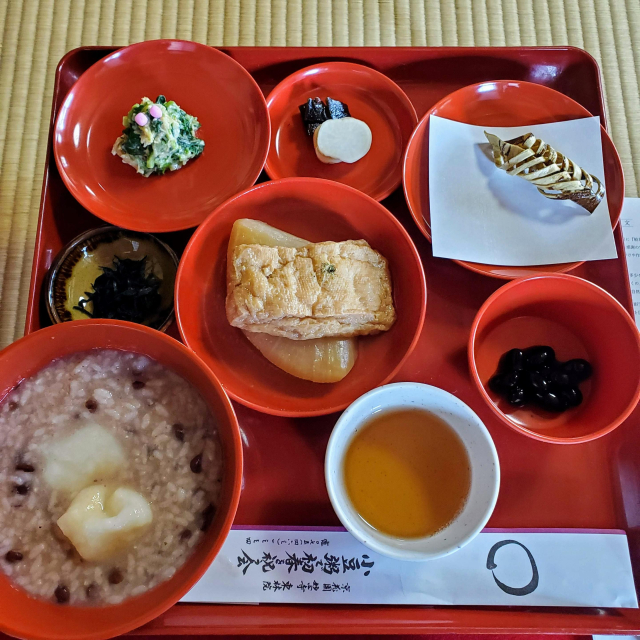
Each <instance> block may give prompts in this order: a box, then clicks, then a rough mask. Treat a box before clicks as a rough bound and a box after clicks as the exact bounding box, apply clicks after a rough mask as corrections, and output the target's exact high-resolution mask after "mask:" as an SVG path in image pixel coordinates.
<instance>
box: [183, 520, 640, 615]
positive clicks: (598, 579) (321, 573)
mask: <svg viewBox="0 0 640 640" xmlns="http://www.w3.org/2000/svg"><path fill="white" fill-rule="evenodd" d="M183 601H184V602H225V603H261V602H289V603H316V604H323V603H324V604H398V605H400V604H404V605H408V604H416V605H419V604H422V605H427V604H428V605H434V604H436V605H518V606H547V607H548V606H567V607H627V608H637V607H638V601H637V598H636V591H635V586H634V581H633V575H632V570H631V561H630V558H629V548H628V544H627V537H626V535H625V534H624V533H623V532H621V531H599V530H581V529H538V530H535V529H520V530H517V529H516V530H505V529H485V530H484V531H483V532H482V533H480V534H479V535H478V536H477V537H476V538H475V539H474V540H473V541H471V542H470V543H469V544H468V545H467V546H465V547H463V548H462V549H460V550H459V551H457V552H456V553H453V554H451V555H449V556H446V557H444V558H440V559H437V560H431V561H429V562H407V561H402V560H392V559H390V558H387V557H385V556H381V555H379V554H377V553H375V552H373V551H370V550H369V549H368V548H367V547H365V546H364V545H362V544H361V543H360V542H358V541H357V540H356V539H355V538H354V537H353V536H352V535H351V534H350V533H348V532H347V531H345V530H344V529H342V528H341V527H333V528H318V527H314V528H306V527H298V528H296V527H282V528H280V527H269V528H265V527H233V528H232V530H231V532H230V533H229V536H228V538H227V540H226V541H225V543H224V545H223V547H222V550H221V551H220V553H219V554H218V556H217V557H216V559H215V560H214V562H213V564H212V565H211V567H210V568H209V569H208V571H207V572H206V573H205V575H204V576H203V577H202V579H201V580H200V581H199V582H198V583H197V584H196V585H195V586H194V587H193V589H191V591H190V592H189V593H188V594H187V595H186V596H185V597H184V598H183Z"/></svg>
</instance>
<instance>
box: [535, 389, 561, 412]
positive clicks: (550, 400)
mask: <svg viewBox="0 0 640 640" xmlns="http://www.w3.org/2000/svg"><path fill="white" fill-rule="evenodd" d="M541 396H542V401H541V402H540V406H541V407H542V408H543V409H546V410H547V411H552V412H554V413H561V412H562V411H565V409H567V407H568V405H567V402H566V400H565V399H564V398H561V397H560V396H559V395H558V394H557V393H553V391H549V392H547V393H544V394H541Z"/></svg>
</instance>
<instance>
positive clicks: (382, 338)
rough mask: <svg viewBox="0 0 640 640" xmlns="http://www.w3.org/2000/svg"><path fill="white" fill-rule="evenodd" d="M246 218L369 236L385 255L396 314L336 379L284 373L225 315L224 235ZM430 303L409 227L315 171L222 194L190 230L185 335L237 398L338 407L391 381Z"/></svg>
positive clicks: (301, 410) (257, 404) (184, 268)
mask: <svg viewBox="0 0 640 640" xmlns="http://www.w3.org/2000/svg"><path fill="white" fill-rule="evenodd" d="M240 218H255V219H258V220H261V221H262V222H266V223H267V224H270V225H272V226H274V227H278V228H279V229H282V230H284V231H286V232H287V233H292V234H293V235H295V236H298V237H300V238H305V239H307V240H311V241H313V242H322V241H323V240H332V241H336V242H340V241H343V240H352V239H364V240H366V241H367V242H368V243H369V244H370V245H371V246H372V247H373V248H374V249H376V250H377V251H379V252H380V253H381V254H382V255H383V256H385V258H386V259H387V261H388V265H389V270H390V272H391V274H393V275H392V277H393V300H394V306H395V309H396V315H397V320H396V322H395V323H394V325H393V326H392V327H391V329H389V331H385V332H384V333H380V334H378V335H373V336H362V337H360V338H358V357H357V359H356V363H355V365H354V367H353V369H352V370H351V372H350V373H349V374H348V375H347V376H346V377H345V378H344V379H343V380H341V381H340V382H336V383H333V384H319V383H316V382H309V381H307V380H302V379H300V378H296V377H294V376H291V375H289V374H288V373H285V372H284V371H282V370H281V369H278V368H277V367H275V366H274V365H272V364H271V363H270V362H269V361H268V360H267V359H266V358H265V357H264V356H262V354H261V353H260V352H259V351H258V350H257V349H255V348H254V347H253V346H252V345H251V343H250V342H249V341H248V340H247V339H246V338H245V337H244V336H243V335H242V332H241V331H239V330H238V329H236V328H235V327H232V326H231V325H230V324H229V322H228V321H227V316H226V313H225V298H226V263H227V245H228V239H229V236H230V234H231V228H232V226H233V223H234V222H235V221H236V220H238V219H240ZM426 304H427V300H426V290H425V279H424V272H423V269H422V263H421V261H420V256H419V255H418V252H417V251H416V249H415V246H414V244H413V242H412V241H411V238H410V237H409V235H408V234H407V232H406V231H405V229H404V227H403V226H402V225H401V224H400V223H399V222H398V221H397V220H396V218H395V217H394V216H393V215H392V214H390V213H389V211H387V210H386V209H385V208H384V207H383V206H382V205H380V204H378V203H377V202H376V201H375V200H372V199H371V198H369V197H368V196H366V195H364V194H363V193H361V192H360V191H356V190H355V189H351V188H350V187H346V186H344V185H342V184H338V183H336V182H329V181H327V180H319V179H315V178H304V179H303V178H290V179H285V180H274V181H271V182H266V183H262V184H260V185H257V186H255V187H253V188H251V189H249V190H248V191H245V192H244V193H241V194H240V195H238V196H236V197H235V198H231V199H230V200H228V201H227V202H225V203H224V204H223V205H222V206H221V207H219V208H218V209H217V210H216V211H215V212H214V213H213V214H211V216H210V217H209V218H207V220H205V222H204V223H203V224H202V225H201V226H200V227H199V228H198V229H197V230H196V232H195V233H194V234H193V236H192V238H191V240H190V242H189V244H188V246H187V248H186V250H185V252H184V254H183V256H182V261H181V264H180V268H179V270H178V277H177V279H176V314H177V318H178V324H179V327H180V334H181V336H182V338H183V340H184V342H185V343H186V344H187V345H188V346H189V347H190V348H191V349H193V350H194V351H195V352H196V353H197V354H198V355H199V356H200V357H201V358H202V359H203V360H204V361H205V362H206V363H207V365H208V366H209V367H210V368H211V369H212V371H213V372H214V373H215V374H216V375H217V376H218V377H219V379H220V381H221V382H222V384H223V385H224V387H225V389H226V390H227V392H228V393H229V394H230V395H231V396H232V397H233V398H234V399H235V400H238V401H239V402H242V404H244V405H246V406H248V407H252V408H253V409H257V410H258V411H264V412H266V413H271V414H274V415H281V416H282V415H285V416H314V415H324V414H329V413H333V412H335V411H339V410H341V409H345V408H346V407H347V406H348V405H349V404H350V403H351V402H353V401H354V400H356V399H357V398H358V397H359V396H361V395H362V394H363V393H366V392H367V391H369V390H370V389H372V388H374V387H376V386H378V385H380V384H384V383H385V382H388V381H389V380H390V379H391V378H392V377H393V375H394V374H395V373H396V372H397V371H398V369H399V368H400V367H401V366H402V363H403V362H404V361H405V360H406V359H407V357H409V355H410V354H411V352H412V351H413V349H414V347H415V345H416V343H417V341H418V338H419V336H420V331H421V329H422V324H423V322H424V316H425V305H426Z"/></svg>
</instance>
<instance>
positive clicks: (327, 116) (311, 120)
mask: <svg viewBox="0 0 640 640" xmlns="http://www.w3.org/2000/svg"><path fill="white" fill-rule="evenodd" d="M298 109H300V115H301V116H302V123H303V125H304V128H305V130H306V132H307V135H309V136H312V135H313V132H314V131H315V130H316V129H317V128H318V127H319V126H320V125H321V124H322V123H323V122H325V120H339V119H340V118H350V117H351V114H350V113H349V107H348V106H347V105H346V104H345V103H344V102H340V100H334V99H333V98H327V104H325V103H324V102H323V101H322V100H320V98H309V99H308V100H307V102H306V104H301V105H300V106H299V107H298Z"/></svg>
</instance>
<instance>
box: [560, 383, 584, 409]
mask: <svg viewBox="0 0 640 640" xmlns="http://www.w3.org/2000/svg"><path fill="white" fill-rule="evenodd" d="M560 397H561V398H562V399H563V400H564V401H565V402H566V403H567V405H568V406H570V407H577V406H578V405H580V404H582V391H580V389H578V387H566V388H565V389H562V391H560Z"/></svg>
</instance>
